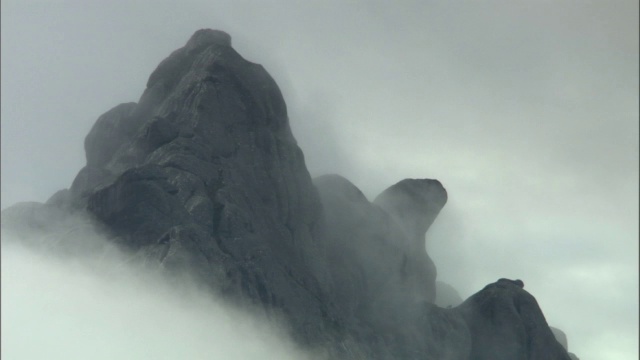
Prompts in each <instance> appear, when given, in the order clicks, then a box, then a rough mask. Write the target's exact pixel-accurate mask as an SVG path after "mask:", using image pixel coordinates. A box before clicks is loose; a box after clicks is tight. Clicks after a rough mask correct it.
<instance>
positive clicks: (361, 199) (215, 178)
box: [2, 30, 568, 360]
mask: <svg viewBox="0 0 640 360" xmlns="http://www.w3.org/2000/svg"><path fill="white" fill-rule="evenodd" d="M85 151H86V158H87V162H86V166H84V167H83V168H82V169H81V170H80V171H79V173H78V175H77V176H76V178H75V180H74V181H73V183H72V184H71V187H70V188H69V189H68V190H67V189H65V190H61V191H59V192H58V193H56V194H54V195H53V196H52V197H51V198H50V199H49V201H47V203H46V204H35V203H31V204H19V205H16V206H14V207H12V208H10V209H8V210H5V211H3V212H2V227H3V231H13V232H15V233H18V234H19V233H23V232H28V231H31V230H32V229H34V228H36V229H40V230H39V231H40V232H42V233H49V232H51V233H55V234H57V235H56V236H55V238H56V239H58V240H60V241H56V242H53V243H49V244H48V246H66V247H76V246H78V247H82V245H79V244H69V243H67V244H64V245H56V244H59V243H60V242H63V241H64V232H65V231H70V230H69V229H82V228H86V227H91V228H92V229H98V230H99V231H100V233H103V234H105V235H106V236H107V237H108V238H109V239H110V241H111V244H113V245H114V246H117V247H118V248H121V249H125V250H126V251H127V252H128V253H130V254H131V256H132V259H133V260H132V261H140V262H144V263H149V264H155V265H154V266H156V267H158V268H160V269H164V270H165V271H167V273H179V272H187V273H189V274H191V275H193V276H194V277H195V278H196V279H197V280H198V281H200V282H202V283H203V284H205V285H206V286H208V287H209V288H210V289H211V290H212V291H214V292H216V293H218V294H222V295H223V296H225V297H228V298H230V299H234V300H237V301H242V302H246V303H248V304H251V305H253V306H257V307H259V308H262V309H264V310H265V311H266V312H267V313H268V314H275V315H277V316H278V317H279V318H280V317H282V318H284V319H285V320H286V321H287V322H288V324H290V326H291V334H292V336H294V338H295V339H296V340H297V341H298V342H299V343H301V344H303V345H309V346H314V347H323V348H325V349H326V351H327V353H328V354H329V356H330V358H340V359H362V358H366V359H434V360H436V359H437V360H465V359H473V360H479V359H548V360H554V359H568V355H567V353H566V351H565V350H564V349H563V348H562V346H561V345H560V344H558V342H557V341H556V340H555V339H554V337H553V334H552V333H551V330H550V329H549V327H548V325H547V323H546V321H545V319H544V316H543V314H542V312H541V310H540V309H539V307H538V305H537V303H536V301H535V299H534V298H533V296H531V295H530V294H529V293H527V292H526V291H525V290H524V289H523V284H522V282H521V281H520V282H519V281H517V280H516V281H511V280H506V279H501V280H499V281H498V282H497V283H495V284H491V285H488V286H487V287H486V288H485V289H483V290H482V291H480V292H479V293H477V294H475V295H473V296H472V297H470V298H469V299H467V300H466V301H465V302H464V303H462V304H461V305H460V306H458V307H454V308H452V309H446V308H442V307H438V306H436V305H434V304H433V302H434V300H435V299H436V275H437V273H436V268H435V266H434V264H433V261H431V259H430V258H429V256H428V254H427V253H426V251H425V233H426V231H427V230H428V229H429V226H430V225H431V224H432V223H433V221H434V220H435V218H436V216H437V215H438V213H439V211H440V209H442V207H443V206H444V205H445V203H446V200H447V193H446V191H445V189H444V187H443V186H442V185H441V184H440V182H438V181H437V180H430V179H407V180H403V181H400V182H399V183H397V184H395V185H393V186H391V187H390V188H388V189H387V190H385V191H384V192H383V193H382V194H380V195H379V196H378V197H377V198H376V199H375V201H374V202H370V201H369V200H367V198H366V197H365V196H364V195H363V194H362V192H360V190H358V188H357V187H356V186H355V185H353V184H351V183H350V182H349V181H348V180H346V179H344V178H342V177H340V176H337V175H329V176H323V177H320V178H317V179H315V180H314V181H313V182H312V179H311V178H310V176H309V172H308V171H307V168H306V166H305V162H304V156H303V154H302V151H301V150H300V148H299V147H298V146H297V144H296V141H295V139H294V137H293V135H292V133H291V130H290V127H289V122H288V116H287V109H286V105H285V102H284V99H283V97H282V94H281V92H280V90H279V89H278V86H277V85H276V83H275V81H274V80H273V79H272V78H271V76H269V74H268V73H267V72H266V71H265V69H264V68H263V67H262V66H260V65H257V64H254V63H251V62H249V61H247V60H245V59H243V58H242V57H241V56H240V55H239V54H238V53H237V52H236V51H235V50H234V49H233V48H232V47H231V37H230V36H229V35H228V34H226V33H224V32H221V31H216V30H199V31H197V32H196V33H195V34H194V35H193V36H192V38H191V39H190V40H189V41H188V42H187V44H186V45H185V46H184V47H183V48H181V49H178V50H176V51H175V52H173V53H172V54H171V55H170V56H169V57H168V58H167V59H166V60H164V61H163V62H162V63H161V64H160V65H159V66H158V67H157V69H156V70H155V71H154V72H153V73H152V74H151V76H150V77H149V81H148V83H147V88H146V90H145V92H144V94H143V95H142V97H141V98H140V100H139V102H138V103H126V104H121V105H118V106H116V107H114V108H113V109H111V110H109V111H108V112H106V113H105V114H104V115H102V116H100V117H99V119H98V120H97V121H96V123H95V125H94V126H93V128H92V129H91V131H90V132H89V134H88V135H87V137H86V140H85ZM69 214H74V215H73V216H71V215H69ZM70 219H83V220H81V221H79V222H73V221H75V220H73V221H72V220H70ZM61 234H62V235H61ZM35 245H36V246H40V245H42V244H40V245H38V244H35ZM85 250H86V251H94V252H95V251H104V249H85ZM80 256H81V254H80Z"/></svg>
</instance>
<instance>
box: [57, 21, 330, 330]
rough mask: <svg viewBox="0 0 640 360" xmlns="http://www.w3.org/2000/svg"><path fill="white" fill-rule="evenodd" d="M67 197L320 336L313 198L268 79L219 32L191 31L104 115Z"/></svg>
mask: <svg viewBox="0 0 640 360" xmlns="http://www.w3.org/2000/svg"><path fill="white" fill-rule="evenodd" d="M85 150H86V156H87V165H86V166H85V167H84V168H83V169H82V170H81V171H80V173H79V174H78V176H77V177H76V179H75V181H74V183H73V185H72V186H71V189H70V192H69V196H70V197H71V199H70V202H71V203H72V204H73V205H74V206H75V207H79V208H86V209H87V211H88V212H89V213H91V214H92V215H93V216H95V217H96V218H97V219H98V220H99V221H101V222H102V223H104V224H105V225H106V226H107V227H108V229H109V230H110V231H111V233H112V234H113V236H115V237H116V241H117V242H119V243H121V244H125V245H126V246H127V247H130V248H132V249H133V250H135V251H138V252H139V253H140V254H143V255H144V256H145V257H146V258H151V259H152V260H153V259H155V260H156V261H158V262H160V263H161V264H162V266H164V267H167V268H187V269H190V270H192V271H195V272H196V273H197V274H199V276H200V278H201V279H202V280H203V281H206V282H207V283H209V284H210V285H211V286H212V287H214V288H216V289H217V290H218V291H221V292H223V293H227V294H230V295H240V296H241V297H242V298H246V299H251V300H253V301H255V302H256V303H260V304H263V305H265V306H267V307H269V308H275V309H278V310H279V311H282V312H283V313H284V314H286V315H288V316H289V318H290V319H291V320H292V322H293V323H294V327H295V330H296V331H295V333H296V334H298V335H299V336H300V337H301V338H303V339H307V338H313V337H314V336H315V335H316V334H322V333H323V332H324V330H323V329H324V327H325V325H326V324H327V323H330V322H331V319H330V318H329V315H328V312H327V311H328V310H327V306H328V305H327V304H328V303H327V302H325V301H323V296H324V293H325V291H322V290H321V285H322V284H321V283H320V282H323V283H324V284H326V283H328V282H329V280H328V279H326V278H323V276H325V277H326V275H323V274H326V273H327V271H326V270H325V269H324V267H325V263H324V261H323V259H324V255H323V254H322V252H321V248H320V247H319V246H318V244H317V243H316V242H315V240H314V237H313V232H314V231H315V227H316V223H317V222H318V219H319V216H320V202H319V200H318V196H317V192H316V190H315V188H314V187H313V185H312V183H311V178H310V176H309V173H308V171H307V169H306V166H305V163H304V157H303V154H302V151H301V150H300V148H299V147H298V146H297V144H296V141H295V139H294V138H293V135H292V134H291V130H290V128H289V123H288V118H287V109H286V106H285V103H284V100H283V98H282V95H281V93H280V90H279V89H278V86H277V85H276V84H275V82H274V81H273V79H272V78H271V77H270V76H269V74H268V73H267V72H266V71H265V70H264V69H263V68H262V66H260V65H257V64H253V63H251V62H249V61H246V60H245V59H243V58H242V57H241V56H240V55H239V54H238V53H237V52H236V51H235V50H234V49H233V48H232V47H231V39H230V37H229V35H227V34H226V33H223V32H221V31H213V30H200V31H198V32H196V33H195V34H194V35H193V37H192V38H191V39H190V40H189V42H188V43H187V44H186V46H185V47H183V48H181V49H179V50H176V51H175V52H174V53H173V54H171V56H169V57H168V58H167V59H166V60H164V61H163V62H162V63H161V64H160V65H159V66H158V68H157V69H156V70H155V71H154V72H153V73H152V74H151V76H150V78H149V81H148V83H147V89H146V90H145V92H144V94H143V95H142V97H141V99H140V101H139V102H138V103H137V104H135V103H128V104H121V105H118V106H116V107H115V108H113V109H112V110H109V111H108V112H107V113H105V114H104V115H102V116H101V117H100V118H99V119H98V121H97V122H96V123H95V125H94V127H93V128H92V129H91V131H90V133H89V134H88V135H87V137H86V140H85Z"/></svg>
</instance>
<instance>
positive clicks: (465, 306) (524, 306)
mask: <svg viewBox="0 0 640 360" xmlns="http://www.w3.org/2000/svg"><path fill="white" fill-rule="evenodd" d="M521 284H522V282H521V281H517V280H516V281H513V280H508V279H500V280H498V281H497V282H495V283H493V284H489V285H487V286H486V287H485V288H484V289H482V290H481V291H480V292H478V293H476V294H474V295H473V296H471V297H469V298H468V299H467V300H465V302H464V303H462V305H460V306H459V307H458V308H456V310H458V311H460V312H461V314H462V315H463V317H464V318H465V321H466V323H467V324H468V326H469V331H470V332H471V339H472V342H473V345H472V347H471V348H472V351H471V357H470V358H471V359H474V360H484V359H486V360H489V359H492V360H502V359H504V360H517V359H523V360H525V359H528V360H534V359H535V360H543V359H563V360H569V359H570V358H569V355H568V354H567V351H566V350H565V349H564V348H563V347H562V345H561V344H560V343H559V342H558V341H556V339H555V337H554V335H553V333H552V332H551V329H550V328H549V326H548V324H547V322H546V319H545V317H544V315H543V314H542V311H541V310H540V307H539V306H538V303H537V302H536V299H535V298H534V297H533V296H532V295H531V294H529V293H528V292H527V291H525V290H524V289H523V287H522V286H521Z"/></svg>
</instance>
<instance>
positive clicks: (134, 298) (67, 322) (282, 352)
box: [1, 234, 312, 360]
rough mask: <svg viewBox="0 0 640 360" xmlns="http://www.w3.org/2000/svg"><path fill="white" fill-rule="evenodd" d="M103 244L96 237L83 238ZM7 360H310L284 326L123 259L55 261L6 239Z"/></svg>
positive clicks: (4, 350)
mask: <svg viewBox="0 0 640 360" xmlns="http://www.w3.org/2000/svg"><path fill="white" fill-rule="evenodd" d="M82 240H86V241H102V240H100V239H97V238H94V239H82ZM1 356H2V358H3V359H51V360H58V359H60V360H62V359H65V360H66V359H89V358H90V359H98V360H99V359H105V360H107V359H109V360H111V359H132V360H133V359H136V360H138V359H142V360H144V359H149V360H151V359H153V360H161V359H229V360H246V359H274V360H275V359H278V360H280V359H285V360H286V359H290V360H300V359H302V360H310V359H312V357H311V355H309V354H308V353H305V352H303V351H302V350H300V349H298V348H297V347H296V346H295V345H294V344H293V342H292V341H291V340H290V339H289V338H288V337H287V335H286V334H285V332H284V331H283V330H282V329H279V328H277V327H276V326H275V325H273V324H270V323H268V322H267V321H265V320H260V318H259V317H258V316H257V315H255V314H253V315H250V314H249V313H248V312H246V311H244V310H241V309H238V308H236V307H234V306H232V305H230V304H226V303H224V302H223V301H222V300H219V299H215V298H214V297H213V296H212V295H211V294H209V293H205V292H204V291H201V290H198V289H197V287H196V286H195V285H193V284H190V283H182V284H180V285H176V284H169V283H168V282H166V280H164V279H162V278H160V277H159V276H158V275H157V274H155V275H154V274H152V273H149V272H146V271H144V270H143V269H141V268H140V267H136V268H134V267H132V266H129V265H126V264H125V263H123V258H121V257H119V256H115V255H113V253H112V254H111V255H106V258H105V257H104V256H92V257H88V258H78V257H61V256H52V254H51V253H50V252H48V253H44V252H43V251H38V250H34V249H31V248H28V247H25V246H24V245H21V244H20V243H18V242H17V241H14V239H13V238H11V236H10V235H7V234H3V236H2V354H1Z"/></svg>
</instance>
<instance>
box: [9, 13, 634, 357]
mask: <svg viewBox="0 0 640 360" xmlns="http://www.w3.org/2000/svg"><path fill="white" fill-rule="evenodd" d="M1 13H2V15H1V16H2V19H1V27H2V28H1V37H2V52H1V55H2V89H1V90H2V108H1V110H2V113H1V115H2V131H1V136H2V143H1V144H2V151H1V155H2V208H3V209H4V208H6V207H7V206H9V205H11V204H13V203H15V202H18V201H27V200H29V201H42V202H44V201H46V200H47V198H48V197H49V196H50V195H52V194H53V193H54V192H55V191H57V190H59V189H62V188H66V187H69V186H70V184H71V182H72V181H73V178H74V177H75V175H76V174H77V172H78V171H79V170H80V168H81V167H82V166H83V165H84V160H85V159H84V150H83V141H84V136H85V135H86V134H87V132H88V131H89V129H90V128H91V126H92V125H93V123H94V122H95V120H96V119H97V118H98V116H99V115H101V114H102V113H104V112H106V111H107V110H109V109H110V108H112V107H113V106H115V105H117V104H119V103H122V102H129V101H137V100H138V99H139V97H140V95H141V94H142V91H143V90H144V87H145V84H146V81H147V78H148V76H149V75H150V73H151V72H152V71H153V70H154V69H155V67H156V66H157V64H158V63H159V62H160V61H161V60H162V59H164V58H165V57H166V56H168V55H169V54H170V53H171V51H173V50H175V49H177V48H179V47H181V46H183V45H184V43H185V42H186V41H187V39H188V38H189V37H190V36H191V34H192V33H193V32H194V31H195V30H197V29H200V28H217V29H221V30H225V31H227V32H228V33H230V34H231V36H232V38H233V45H234V47H235V49H236V50H238V51H239V52H240V53H241V54H242V55H243V56H244V57H245V58H247V59H248V60H251V61H253V62H257V63H261V64H263V65H264V66H265V68H266V69H267V70H268V71H269V72H270V73H271V74H272V76H273V77H274V78H275V80H276V82H278V84H279V85H280V87H281V89H282V91H283V94H284V96H285V100H286V101H287V105H288V109H289V116H290V122H291V127H292V129H293V131H294V134H295V136H296V137H297V139H298V141H299V143H300V146H301V147H302V149H303V151H304V152H305V156H306V159H307V165H308V167H309V169H310V171H311V173H312V175H313V176H317V175H321V174H323V173H340V174H341V175H343V176H345V177H347V178H348V179H350V180H351V181H352V182H353V183H354V184H356V185H357V186H358V187H360V188H361V189H362V190H363V192H364V193H365V194H366V195H367V196H368V197H369V199H370V200H373V198H375V196H376V195H377V194H378V193H379V192H381V191H382V190H384V189H385V188H386V187H387V186H390V185H392V184H393V183H395V182H397V181H399V180H401V179H403V178H407V177H411V178H435V179H438V180H440V181H441V182H442V183H443V185H444V186H445V187H446V189H447V191H448V193H449V203H448V204H447V206H446V207H445V209H444V210H443V211H442V213H441V216H440V217H439V218H438V219H437V220H436V222H435V223H434V225H433V228H432V229H431V230H430V233H429V234H428V236H427V238H428V244H427V248H428V250H429V253H430V254H431V257H432V258H433V260H434V262H435V263H436V265H437V266H438V271H439V275H438V277H439V279H440V280H443V281H445V282H448V283H450V284H452V285H453V286H454V287H456V288H457V289H458V290H459V292H460V293H461V295H462V296H463V297H467V296H469V295H471V294H473V293H474V292H476V291H478V290H480V289H481V288H482V287H483V286H484V285H486V284H488V283H490V282H493V281H495V280H497V279H498V278H500V277H507V278H520V279H522V280H523V281H524V283H525V289H526V290H528V291H529V292H531V293H532V294H533V295H534V296H535V297H536V298H537V300H538V302H539V304H540V305H541V307H542V310H543V312H544V313H545V316H546V318H547V321H548V322H549V323H550V324H551V325H552V326H556V327H558V328H560V329H562V330H564V331H565V333H566V334H567V336H568V339H569V350H570V351H572V352H575V353H576V354H577V355H578V356H579V357H580V358H581V359H583V360H585V359H586V360H589V359H602V360H614V359H615V360H619V359H637V356H638V292H639V290H638V184H639V179H638V160H639V159H638V158H639V150H638V124H639V114H638V97H639V94H638V2H637V1H633V0H628V1H627V0H624V1H623V0H620V1H616V0H610V1H605V0H601V1H542V0H540V1H534V0H530V1H518V2H514V1H439V2H432V1H415V2H410V1H396V2H391V1H386V2H384V1H381V2H375V1H349V2H345V1H335V2H334V1H293V0H292V1H284V0H283V1H266V0H265V1H259V0H253V1H214V0H206V1H205V0H203V1H180V2H177V1H176V2H173V3H172V2H169V1H79V0H77V1H25V0H3V1H2V12H1Z"/></svg>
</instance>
